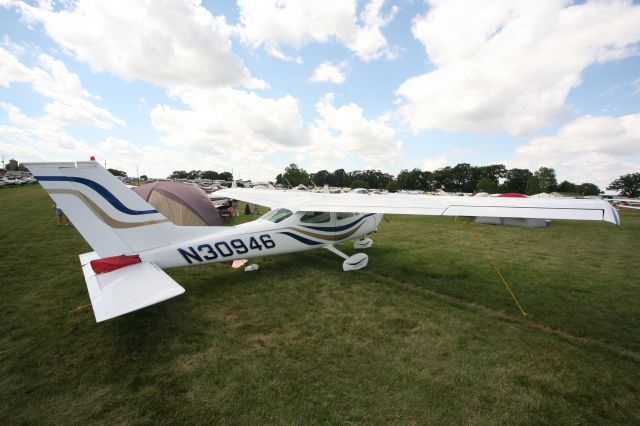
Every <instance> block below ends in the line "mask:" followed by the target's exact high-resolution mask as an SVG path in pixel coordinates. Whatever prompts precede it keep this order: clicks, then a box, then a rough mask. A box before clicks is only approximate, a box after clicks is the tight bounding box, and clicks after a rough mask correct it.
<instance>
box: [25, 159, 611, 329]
mask: <svg viewBox="0 0 640 426" xmlns="http://www.w3.org/2000/svg"><path fill="white" fill-rule="evenodd" d="M26 166H27V167H28V168H29V170H30V171H31V173H33V175H34V176H35V177H36V179H37V180H38V182H40V184H41V185H42V187H43V188H44V189H45V190H46V191H47V192H48V193H49V195H50V196H51V198H52V199H53V201H55V202H56V204H57V205H58V206H59V207H60V208H62V210H63V211H64V213H65V214H66V215H67V217H68V218H69V219H70V220H71V222H72V223H73V224H74V226H75V227H76V228H77V230H78V231H79V232H80V234H81V235H82V236H83V237H84V239H85V240H86V241H87V243H89V245H90V246H91V248H92V249H93V250H94V251H92V252H90V253H84V254H81V255H80V256H79V257H80V264H81V265H82V271H83V273H84V278H85V281H86V283H87V288H88V290H89V296H90V298H91V304H92V307H93V312H94V315H95V318H96V321H97V322H100V321H104V320H107V319H110V318H113V317H117V316H119V315H123V314H126V313H129V312H132V311H135V310H138V309H141V308H144V307H147V306H149V305H153V304H155V303H158V302H162V301H164V300H167V299H169V298H172V297H175V296H178V295H179V294H182V293H184V288H182V287H181V286H180V285H179V284H178V283H177V282H175V281H174V280H173V279H172V278H171V277H170V276H169V275H167V274H166V273H165V272H163V271H162V270H163V269H168V268H176V267H184V266H195V265H203V264H207V263H213V262H231V261H234V260H240V259H251V258H255V257H261V256H272V255H277V254H285V253H293V252H298V251H305V250H312V249H317V248H323V249H326V250H329V251H331V252H332V253H335V254H336V255H338V256H340V257H342V258H343V259H344V261H343V263H342V267H343V269H344V270H345V271H353V270H358V269H362V268H364V267H365V266H367V263H368V256H367V255H366V254H364V253H360V252H359V253H357V254H354V255H352V256H348V255H346V254H344V253H343V252H342V251H340V250H339V249H338V248H337V247H336V246H338V245H340V244H342V243H344V242H346V241H349V240H354V243H353V246H354V248H355V249H367V248H369V247H371V245H372V244H373V241H372V240H371V239H370V238H368V235H370V234H372V233H373V232H375V231H377V229H378V225H379V224H380V221H381V220H382V217H383V214H408V215H436V216H484V217H505V218H538V219H575V220H597V221H607V222H611V223H613V224H615V225H619V224H620V219H619V217H618V213H617V212H616V210H615V209H614V208H613V207H612V206H611V205H610V204H609V203H607V202H605V201H602V200H592V199H550V198H547V199H535V198H495V197H482V198H479V197H447V196H440V197H428V196H416V195H402V194H384V195H375V194H371V195H366V194H326V193H313V192H307V191H275V190H267V189H243V188H229V189H224V190H221V191H218V192H216V195H220V196H224V197H229V198H233V199H237V200H242V201H247V202H250V203H253V204H258V205H261V206H267V207H269V208H271V211H270V212H268V213H267V214H265V215H264V216H262V217H260V218H259V219H257V220H255V221H252V222H249V223H244V224H241V225H236V226H176V225H174V224H173V223H171V222H170V221H169V220H168V219H167V218H166V217H165V216H164V215H163V214H161V213H159V212H158V211H157V210H155V209H154V208H153V207H152V206H151V205H149V204H148V203H147V202H146V201H145V200H143V199H142V198H141V197H139V196H138V195H137V194H136V193H135V192H133V191H131V190H130V189H128V188H127V187H126V186H125V185H124V184H123V183H122V182H120V181H119V180H118V179H117V178H116V177H115V176H112V175H111V173H109V172H108V171H107V170H106V169H105V168H104V167H102V166H101V165H100V164H99V163H97V162H96V161H79V162H64V163H61V162H57V163H30V164H26Z"/></svg>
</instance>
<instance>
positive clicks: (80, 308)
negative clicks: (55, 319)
mask: <svg viewBox="0 0 640 426" xmlns="http://www.w3.org/2000/svg"><path fill="white" fill-rule="evenodd" d="M90 306H91V303H88V304H86V305H80V306H77V307H75V308H74V309H73V310H72V311H71V312H80V311H82V310H83V309H87V308H88V307H90Z"/></svg>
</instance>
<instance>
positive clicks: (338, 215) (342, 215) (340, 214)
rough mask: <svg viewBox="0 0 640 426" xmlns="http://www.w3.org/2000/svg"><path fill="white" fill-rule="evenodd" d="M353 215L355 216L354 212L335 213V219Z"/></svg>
mask: <svg viewBox="0 0 640 426" xmlns="http://www.w3.org/2000/svg"><path fill="white" fill-rule="evenodd" d="M354 216H355V213H336V220H343V219H348V218H350V217H354Z"/></svg>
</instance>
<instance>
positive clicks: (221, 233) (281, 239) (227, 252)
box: [140, 212, 383, 269]
mask: <svg viewBox="0 0 640 426" xmlns="http://www.w3.org/2000/svg"><path fill="white" fill-rule="evenodd" d="M325 214H326V215H328V220H327V221H324V222H311V221H306V222H305V221H304V217H305V213H304V212H300V213H296V214H291V215H290V216H289V217H286V218H285V219H283V220H281V221H278V222H274V221H272V220H268V219H264V217H266V216H268V215H265V216H263V218H260V219H257V220H255V221H252V222H248V223H243V224H240V225H235V226H230V227H227V226H225V227H211V229H212V232H211V234H210V235H206V236H204V237H198V238H194V239H191V240H186V241H182V242H180V243H176V244H171V245H168V246H164V247H159V248H156V249H151V250H147V251H144V252H141V253H140V258H141V259H142V261H144V262H152V263H155V264H156V265H158V266H159V267H160V268H162V269H166V268H175V267H184V266H195V265H201V264H204V263H215V262H230V261H233V260H238V259H251V258H255V257H260V256H273V255H278V254H286V253H293V252H299V251H306V250H312V249H316V248H322V247H325V246H328V245H333V244H339V243H342V242H345V241H348V240H352V239H355V238H361V237H364V236H365V235H367V234H370V233H372V232H374V231H376V230H377V228H378V225H379V223H380V221H381V220H382V217H383V215H381V214H353V213H342V214H341V213H330V214H328V213H325ZM306 215H309V213H306ZM301 219H302V220H301Z"/></svg>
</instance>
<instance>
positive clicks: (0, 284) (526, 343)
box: [0, 186, 640, 424]
mask: <svg viewBox="0 0 640 426" xmlns="http://www.w3.org/2000/svg"><path fill="white" fill-rule="evenodd" d="M50 204H51V203H50V200H49V198H48V197H47V196H46V194H45V193H44V192H43V191H42V190H41V189H40V187H37V186H34V187H28V188H3V189H2V190H0V231H1V236H2V245H0V277H2V278H1V279H0V424H23V423H36V424H42V423H45V424H46V423H48V424H61V423H64V424H86V423H99V424H113V423H133V424H145V423H146V424H148V423H154V424H155V423H164V424H176V423H231V424H258V423H279V424H282V423H284V424H290V423H332V424H333V423H366V424H370V423H375V424H388V423H394V424H439V423H473V424H495V423H503V424H543V423H553V424H567V423H571V424H576V423H583V424H584V423H590V424H592V423H597V424H616V423H617V424H634V423H635V424H638V423H640V332H639V331H638V325H639V322H640V320H639V318H640V315H639V314H640V312H639V310H640V307H639V305H640V304H639V303H638V300H639V299H640V298H639V297H638V292H639V290H640V278H639V275H638V270H637V268H638V265H640V252H639V251H638V250H637V246H638V237H640V232H639V231H640V214H637V212H628V213H623V216H622V225H623V226H622V227H621V228H619V229H618V228H615V227H613V226H612V225H609V224H603V223H586V222H585V223H580V222H563V221H557V222H554V224H553V226H552V227H551V228H548V229H542V230H540V229H538V230H532V229H518V228H504V227H492V226H478V225H473V224H469V223H467V222H465V221H462V220H458V221H456V220H453V219H445V218H428V217H421V218H417V217H398V216H393V217H390V223H383V224H382V226H381V229H380V231H381V232H380V233H378V234H376V235H375V236H374V237H373V239H374V241H375V243H374V246H373V248H372V249H370V250H369V251H368V254H369V256H370V259H369V266H368V267H367V268H366V269H365V270H362V271H356V272H350V273H344V272H342V269H341V262H342V261H341V259H339V258H338V257H336V256H335V255H333V254H331V253H329V252H326V251H314V252H308V253H301V254H294V255H289V256H280V257H271V258H264V259H259V264H260V270H259V271H257V272H255V273H244V272H242V271H241V270H233V269H231V268H229V267H228V266H226V265H210V266H202V267H197V268H185V269H175V270H172V271H169V273H170V275H171V276H172V277H173V278H174V279H176V280H177V281H178V282H179V283H180V284H181V285H183V286H184V287H185V289H186V290H187V291H186V293H185V294H184V295H182V296H180V297H177V298H175V299H172V300H169V301H167V302H164V303H161V304H158V305H154V306H152V307H150V308H148V309H144V310H142V311H138V312H135V313H133V314H130V315H126V316H123V317H119V318H115V319H113V320H109V321H107V322H104V323H101V324H96V323H95V321H94V318H93V313H92V312H91V311H90V310H87V309H85V310H80V311H78V312H76V311H74V308H75V307H76V306H80V305H84V304H87V303H89V298H88V295H87V291H86V287H85V284H84V280H83V277H82V273H81V270H80V266H79V262H78V257H77V255H78V254H79V253H83V252H85V251H89V250H90V249H89V247H88V246H87V245H86V243H84V241H83V240H82V238H81V237H80V236H79V235H78V233H77V232H76V231H75V230H74V229H73V228H72V227H71V228H65V227H61V228H59V227H56V226H55V217H54V214H53V212H52V211H51V210H50ZM241 211H244V210H243V209H242V210H241ZM247 219H248V218H247V217H243V216H240V217H239V218H237V222H239V221H244V220H247ZM470 228H473V229H475V230H476V231H477V232H478V233H479V234H480V235H481V238H482V240H483V241H484V243H485V244H486V246H488V247H489V250H490V252H491V255H492V256H493V257H494V258H495V260H496V262H497V264H498V266H499V267H500V269H501V270H502V272H503V273H504V274H505V276H506V277H507V279H508V280H509V282H510V284H511V287H512V289H513V290H514V292H515V293H516V295H517V296H518V298H519V300H520V301H521V302H522V304H523V305H524V307H525V309H526V310H527V312H528V313H529V316H528V317H527V318H526V319H522V318H521V317H520V316H519V312H518V310H517V308H516V307H515V305H514V303H513V301H512V300H511V298H510V297H509V295H508V293H507V292H506V290H505V289H504V287H503V285H502V283H501V282H500V281H499V279H498V277H497V274H496V272H495V271H494V270H493V269H492V268H491V266H490V265H489V264H488V262H487V260H486V258H485V257H484V251H483V249H482V248H481V246H480V245H479V243H478V241H476V240H475V239H473V237H472V234H471V232H470ZM342 248H343V249H344V250H345V251H346V252H349V253H351V252H353V250H352V249H350V246H349V245H344V246H343V247H342Z"/></svg>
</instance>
